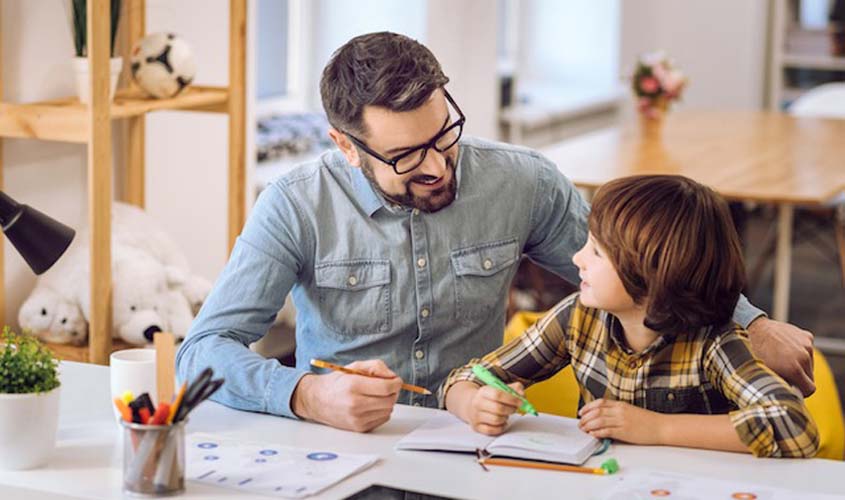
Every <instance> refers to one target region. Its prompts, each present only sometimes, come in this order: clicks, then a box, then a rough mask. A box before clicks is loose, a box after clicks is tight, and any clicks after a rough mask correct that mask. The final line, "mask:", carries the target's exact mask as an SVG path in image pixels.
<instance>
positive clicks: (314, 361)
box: [311, 359, 431, 395]
mask: <svg viewBox="0 0 845 500" xmlns="http://www.w3.org/2000/svg"><path fill="white" fill-rule="evenodd" d="M311 365H312V366H316V367H317V368H328V369H329V370H335V371H338V372H343V373H348V374H350V375H361V376H364V377H373V378H384V377H379V376H378V375H372V374H370V373H367V372H364V371H360V370H355V369H353V368H347V367H345V366H340V365H336V364H334V363H329V362H327V361H322V360H319V359H312V360H311ZM402 388H403V389H405V390H406V391H411V392H416V393H417V394H425V395H429V394H431V391H429V390H428V389H426V388H425V387H420V386H418V385H411V384H405V383H403V384H402Z"/></svg>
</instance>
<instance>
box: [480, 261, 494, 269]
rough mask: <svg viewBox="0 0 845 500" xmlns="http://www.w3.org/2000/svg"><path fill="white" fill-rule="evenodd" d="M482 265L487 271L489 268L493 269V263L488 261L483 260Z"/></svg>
mask: <svg viewBox="0 0 845 500" xmlns="http://www.w3.org/2000/svg"><path fill="white" fill-rule="evenodd" d="M482 265H483V266H484V269H487V270H489V269H490V268H491V267H493V261H492V260H490V259H484V263H483V264H482Z"/></svg>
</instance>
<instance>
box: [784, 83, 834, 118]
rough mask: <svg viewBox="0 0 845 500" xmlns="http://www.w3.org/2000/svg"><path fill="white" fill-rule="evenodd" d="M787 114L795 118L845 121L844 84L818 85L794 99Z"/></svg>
mask: <svg viewBox="0 0 845 500" xmlns="http://www.w3.org/2000/svg"><path fill="white" fill-rule="evenodd" d="M789 113H790V114H793V115H796V116H814V117H817V118H839V119H845V82H833V83H825V84H824V85H819V86H818V87H814V88H813V89H811V90H809V91H808V92H807V93H805V94H804V95H802V96H801V97H799V98H797V99H795V101H793V102H792V104H790V106H789Z"/></svg>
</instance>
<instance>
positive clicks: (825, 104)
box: [788, 82, 845, 286]
mask: <svg viewBox="0 0 845 500" xmlns="http://www.w3.org/2000/svg"><path fill="white" fill-rule="evenodd" d="M788 111H789V113H790V114H792V115H795V116H799V117H801V116H807V117H815V118H832V119H838V120H845V82H833V83H825V84H824V85H819V86H818V87H815V88H813V89H811V90H809V91H808V92H807V93H805V94H804V95H802V96H800V97H799V98H797V99H795V101H793V102H792V104H791V105H790V106H789V110H788ZM831 206H832V208H833V211H834V213H833V217H832V219H833V227H834V231H835V235H836V246H837V250H838V253H839V269H840V272H841V273H842V286H845V193H840V195H839V196H838V197H836V198H834V199H833V201H832V202H831ZM828 217H829V216H828Z"/></svg>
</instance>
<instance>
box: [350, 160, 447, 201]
mask: <svg viewBox="0 0 845 500" xmlns="http://www.w3.org/2000/svg"><path fill="white" fill-rule="evenodd" d="M446 168H447V170H450V171H451V172H452V178H451V179H449V182H448V183H447V184H446V185H445V186H443V187H441V188H440V189H437V190H435V191H431V192H430V193H428V196H426V197H420V196H417V195H415V194H413V193H412V192H411V188H410V184H411V182H413V181H414V180H415V179H417V180H427V179H432V177H431V176H430V175H425V174H420V175H414V176H411V177H410V178H408V179H407V180H406V181H405V192H404V193H401V194H388V193H385V192H384V190H383V189H382V188H381V186H379V184H378V182H377V181H376V178H375V175H373V167H372V165H371V164H370V159H369V158H368V157H366V156H362V157H361V170H362V171H363V172H364V177H366V178H367V180H368V181H370V185H372V186H373V189H375V190H376V191H378V192H379V194H381V195H382V196H383V197H384V199H386V200H387V201H390V202H391V203H396V204H398V205H401V206H403V207H408V208H418V209H420V210H422V211H423V212H428V213H433V212H437V211H438V210H441V209H443V208H446V207H447V206H449V205H451V204H452V202H453V201H455V195H456V194H457V192H458V180H457V178H458V176H457V173H456V172H455V162H454V160H453V159H452V156H447V157H446ZM444 175H445V174H444Z"/></svg>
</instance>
